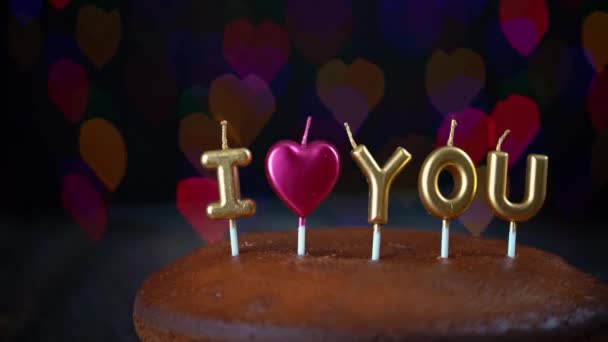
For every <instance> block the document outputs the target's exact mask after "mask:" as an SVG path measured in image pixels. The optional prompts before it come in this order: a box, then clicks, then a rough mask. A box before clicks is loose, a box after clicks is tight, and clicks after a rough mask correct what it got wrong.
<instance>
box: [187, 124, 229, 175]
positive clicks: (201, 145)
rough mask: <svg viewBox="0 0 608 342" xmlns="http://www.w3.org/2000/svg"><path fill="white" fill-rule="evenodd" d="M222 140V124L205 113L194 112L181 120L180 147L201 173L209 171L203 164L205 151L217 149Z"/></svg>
mask: <svg viewBox="0 0 608 342" xmlns="http://www.w3.org/2000/svg"><path fill="white" fill-rule="evenodd" d="M220 141H221V127H220V124H219V123H218V122H217V121H215V120H213V119H211V118H210V117H208V116H207V115H205V114H202V113H192V114H190V115H188V116H186V117H184V118H183V119H181V121H180V122H179V148H180V149H181V151H182V153H184V155H185V156H186V158H188V161H189V162H190V163H191V164H192V166H194V168H196V169H197V170H198V171H199V173H201V174H206V173H207V172H208V171H209V170H207V169H203V167H202V164H201V156H202V155H203V152H205V151H209V150H217V149H218V148H219V142H220Z"/></svg>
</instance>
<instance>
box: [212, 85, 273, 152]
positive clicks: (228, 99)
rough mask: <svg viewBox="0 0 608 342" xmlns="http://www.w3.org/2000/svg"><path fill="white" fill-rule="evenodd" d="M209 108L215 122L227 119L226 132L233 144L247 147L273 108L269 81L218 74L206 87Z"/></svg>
mask: <svg viewBox="0 0 608 342" xmlns="http://www.w3.org/2000/svg"><path fill="white" fill-rule="evenodd" d="M209 109H210V111H211V116H212V117H213V118H214V119H215V120H216V121H218V122H221V121H223V120H226V121H228V122H230V125H229V126H228V135H229V137H230V140H231V141H233V143H232V144H233V145H234V146H244V147H245V146H249V145H250V144H251V143H253V141H254V140H255V138H256V137H257V135H258V133H259V132H260V130H261V129H262V128H264V126H265V125H266V123H267V122H268V120H269V119H270V116H272V114H273V113H274V111H275V110H276V104H275V101H274V96H273V94H272V91H271V90H270V88H269V87H268V84H267V83H266V82H265V81H264V80H263V79H261V78H260V77H258V76H256V75H249V76H247V77H245V78H244V79H242V80H241V79H239V78H237V77H236V76H234V75H232V74H226V75H223V76H220V77H218V78H217V79H215V80H214V81H213V82H212V83H211V87H210V89H209Z"/></svg>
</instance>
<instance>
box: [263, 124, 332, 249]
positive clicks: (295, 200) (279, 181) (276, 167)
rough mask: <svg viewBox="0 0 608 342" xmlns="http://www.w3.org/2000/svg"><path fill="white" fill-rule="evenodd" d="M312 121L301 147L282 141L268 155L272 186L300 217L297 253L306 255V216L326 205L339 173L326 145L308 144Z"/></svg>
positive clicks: (267, 165) (267, 172)
mask: <svg viewBox="0 0 608 342" xmlns="http://www.w3.org/2000/svg"><path fill="white" fill-rule="evenodd" d="M310 122H311V117H310V116H309V117H308V118H307V120H306V128H305V129H304V134H303V136H302V141H301V143H299V144H298V143H297V142H295V141H292V140H282V141H279V142H277V143H275V144H274V145H273V146H272V147H271V148H270V150H269V151H268V154H267V155H266V176H267V178H268V182H269V183H270V186H271V187H272V189H273V190H274V192H275V193H276V194H277V196H278V197H279V198H280V199H281V201H283V203H285V205H286V206H287V208H289V210H291V211H292V212H293V213H294V214H296V215H297V216H298V249H297V253H298V255H300V256H303V255H305V254H306V249H305V245H306V216H308V215H309V214H310V213H311V212H312V211H313V210H314V209H315V208H317V207H318V206H319V204H321V202H323V200H324V199H325V198H326V197H327V195H329V193H330V192H331V190H332V189H333V187H334V185H335V184H336V181H337V180H338V175H339V173H340V156H339V154H338V151H337V150H336V148H335V147H334V146H333V145H331V144H329V143H327V142H325V141H320V140H317V141H313V142H311V143H308V131H309V129H310Z"/></svg>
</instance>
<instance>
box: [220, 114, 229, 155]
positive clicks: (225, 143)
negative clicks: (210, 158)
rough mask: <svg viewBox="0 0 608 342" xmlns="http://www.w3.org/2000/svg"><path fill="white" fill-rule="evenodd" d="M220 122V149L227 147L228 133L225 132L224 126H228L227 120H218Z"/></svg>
mask: <svg viewBox="0 0 608 342" xmlns="http://www.w3.org/2000/svg"><path fill="white" fill-rule="evenodd" d="M220 124H222V150H225V149H227V148H228V134H227V133H226V127H227V126H228V121H226V120H222V122H220Z"/></svg>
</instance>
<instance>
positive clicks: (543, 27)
mask: <svg viewBox="0 0 608 342" xmlns="http://www.w3.org/2000/svg"><path fill="white" fill-rule="evenodd" d="M498 13H499V19H500V27H501V29H502V32H503V34H504V35H505V38H506V39H507V41H508V42H509V44H510V45H511V46H512V47H513V49H515V50H516V51H517V52H518V53H519V54H521V55H523V56H528V55H529V54H530V53H531V52H532V50H534V48H535V47H536V44H538V42H539V41H540V39H541V38H542V37H543V36H544V35H545V32H547V28H548V27H549V14H548V12H547V3H546V0H500V7H499V11H498Z"/></svg>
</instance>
